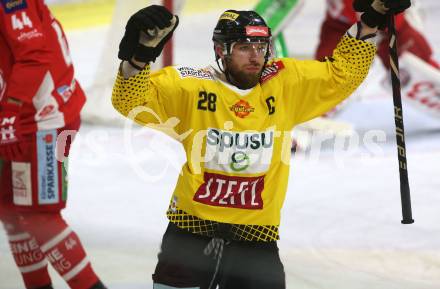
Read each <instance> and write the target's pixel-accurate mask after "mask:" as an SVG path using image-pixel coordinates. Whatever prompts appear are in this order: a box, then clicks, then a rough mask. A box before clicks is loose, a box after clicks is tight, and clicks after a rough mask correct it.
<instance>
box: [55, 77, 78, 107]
mask: <svg viewBox="0 0 440 289" xmlns="http://www.w3.org/2000/svg"><path fill="white" fill-rule="evenodd" d="M75 88H76V81H75V79H72V82H71V83H70V85H63V86H61V87H58V88H57V92H58V94H59V95H60V96H61V97H62V98H63V100H64V102H67V101H68V100H69V99H70V97H71V96H72V95H73V92H74V91H75Z"/></svg>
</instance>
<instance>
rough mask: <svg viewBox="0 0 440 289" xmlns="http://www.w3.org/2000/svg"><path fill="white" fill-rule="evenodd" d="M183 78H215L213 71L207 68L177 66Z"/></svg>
mask: <svg viewBox="0 0 440 289" xmlns="http://www.w3.org/2000/svg"><path fill="white" fill-rule="evenodd" d="M175 69H176V70H177V72H178V73H179V75H180V77H181V78H185V77H195V78H201V79H214V78H213V77H212V74H211V72H209V71H208V70H205V69H196V68H193V67H188V66H178V67H175Z"/></svg>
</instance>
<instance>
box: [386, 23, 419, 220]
mask: <svg viewBox="0 0 440 289" xmlns="http://www.w3.org/2000/svg"><path fill="white" fill-rule="evenodd" d="M389 19H390V20H389V25H388V34H389V39H390V71H391V84H392V87H393V102H394V122H395V124H396V142H397V157H398V160H399V176H400V197H401V201H402V216H403V218H402V224H412V223H414V220H413V218H412V211H411V195H410V190H409V182H408V166H407V161H406V145H405V129H404V126H403V110H402V97H401V94H400V79H399V60H398V54H397V44H396V42H397V37H396V27H395V24H394V15H391V16H390V17H389Z"/></svg>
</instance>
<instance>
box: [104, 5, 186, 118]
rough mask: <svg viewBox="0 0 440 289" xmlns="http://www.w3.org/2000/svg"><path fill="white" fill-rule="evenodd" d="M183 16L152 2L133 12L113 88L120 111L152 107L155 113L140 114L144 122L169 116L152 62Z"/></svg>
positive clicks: (115, 105) (125, 112)
mask: <svg viewBox="0 0 440 289" xmlns="http://www.w3.org/2000/svg"><path fill="white" fill-rule="evenodd" d="M178 23H179V18H178V17H177V16H175V15H173V14H171V12H170V11H168V10H167V9H166V8H165V7H163V6H158V5H151V6H148V7H146V8H143V9H141V10H139V11H138V12H136V13H135V14H133V15H132V16H131V17H130V19H129V20H128V22H127V25H126V27H125V34H124V37H123V38H122V40H121V42H120V44H119V53H118V57H119V59H121V60H122V63H121V66H120V71H119V73H118V77H117V80H116V82H115V85H114V88H113V95H112V103H113V106H114V107H115V109H116V110H117V111H119V112H120V113H121V114H122V115H124V116H128V115H129V113H130V112H131V111H132V110H133V109H134V108H136V107H140V106H143V107H148V108H151V109H152V110H153V111H155V113H157V116H155V115H154V114H152V113H140V114H136V118H135V120H136V121H137V122H140V123H142V124H147V123H157V122H158V117H159V118H164V117H166V113H165V111H164V108H163V105H162V104H161V103H160V102H161V101H160V100H158V93H157V90H156V88H155V87H153V86H151V85H150V63H151V62H154V61H155V60H156V58H157V57H158V56H159V55H160V54H161V52H162V50H163V48H164V46H165V44H166V42H167V41H168V40H169V39H170V38H171V36H172V34H173V32H174V30H175V29H176V27H177V25H178Z"/></svg>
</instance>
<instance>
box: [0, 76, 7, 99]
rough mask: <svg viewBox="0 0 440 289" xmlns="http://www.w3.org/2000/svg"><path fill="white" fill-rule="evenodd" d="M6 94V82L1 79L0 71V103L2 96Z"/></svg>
mask: <svg viewBox="0 0 440 289" xmlns="http://www.w3.org/2000/svg"><path fill="white" fill-rule="evenodd" d="M5 92H6V80H5V79H4V77H3V71H2V70H1V69H0V101H1V100H2V99H3V95H4V94H5Z"/></svg>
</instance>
